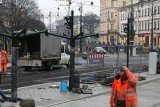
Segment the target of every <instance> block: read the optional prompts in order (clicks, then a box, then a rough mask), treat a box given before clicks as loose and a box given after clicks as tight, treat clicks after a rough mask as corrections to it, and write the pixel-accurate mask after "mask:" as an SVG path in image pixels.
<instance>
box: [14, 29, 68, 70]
mask: <svg viewBox="0 0 160 107" xmlns="http://www.w3.org/2000/svg"><path fill="white" fill-rule="evenodd" d="M28 34H29V33H28ZM19 43H20V44H19V45H20V46H19V51H18V53H19V54H18V60H17V65H18V66H19V67H23V68H25V70H31V69H32V68H33V67H42V68H45V69H46V70H52V69H53V67H54V66H57V65H60V64H65V65H67V66H68V67H69V60H67V59H68V57H67V58H66V56H65V53H61V38H59V37H55V36H52V35H45V34H44V33H41V34H38V33H37V34H36V33H33V32H31V33H30V35H28V36H23V35H22V36H21V38H20V39H19ZM63 57H65V58H63ZM66 61H68V62H67V63H66Z"/></svg>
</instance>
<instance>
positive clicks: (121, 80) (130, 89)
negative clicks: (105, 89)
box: [110, 66, 138, 107]
mask: <svg viewBox="0 0 160 107" xmlns="http://www.w3.org/2000/svg"><path fill="white" fill-rule="evenodd" d="M137 81H138V76H137V75H135V74H133V73H131V71H130V70H129V69H128V68H127V67H126V66H123V67H122V68H121V69H120V71H119V73H118V75H117V76H116V77H115V79H114V81H113V84H112V92H111V97H110V107H138V105H137V93H136V83H137Z"/></svg>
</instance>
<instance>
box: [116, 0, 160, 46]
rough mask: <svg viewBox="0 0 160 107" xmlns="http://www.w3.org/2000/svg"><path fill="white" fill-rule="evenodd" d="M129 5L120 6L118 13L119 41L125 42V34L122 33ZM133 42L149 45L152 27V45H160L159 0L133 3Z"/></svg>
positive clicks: (128, 12)
mask: <svg viewBox="0 0 160 107" xmlns="http://www.w3.org/2000/svg"><path fill="white" fill-rule="evenodd" d="M152 6H153V26H152ZM130 8H131V5H127V6H125V7H123V8H121V11H120V13H119V16H120V19H119V22H120V23H119V25H120V27H119V32H120V36H121V37H123V38H122V39H121V42H126V34H125V33H124V30H123V29H124V25H125V24H126V23H127V19H128V17H129V16H130ZM133 8H134V30H135V37H134V43H135V44H141V45H142V46H144V47H149V46H150V44H151V30H152V28H153V45H154V46H156V47H160V0H153V5H152V1H151V0H148V1H144V2H143V3H142V2H137V3H134V5H133Z"/></svg>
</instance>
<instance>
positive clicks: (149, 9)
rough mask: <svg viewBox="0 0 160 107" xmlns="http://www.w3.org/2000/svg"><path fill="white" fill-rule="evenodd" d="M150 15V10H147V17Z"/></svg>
mask: <svg viewBox="0 0 160 107" xmlns="http://www.w3.org/2000/svg"><path fill="white" fill-rule="evenodd" d="M149 15H150V8H148V16H149Z"/></svg>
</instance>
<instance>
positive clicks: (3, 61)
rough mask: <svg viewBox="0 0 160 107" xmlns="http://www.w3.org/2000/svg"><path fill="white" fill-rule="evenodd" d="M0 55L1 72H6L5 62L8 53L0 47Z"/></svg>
mask: <svg viewBox="0 0 160 107" xmlns="http://www.w3.org/2000/svg"><path fill="white" fill-rule="evenodd" d="M0 56H1V72H2V73H4V74H6V72H7V63H8V53H7V52H6V51H4V50H3V49H2V51H1V52H0Z"/></svg>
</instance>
